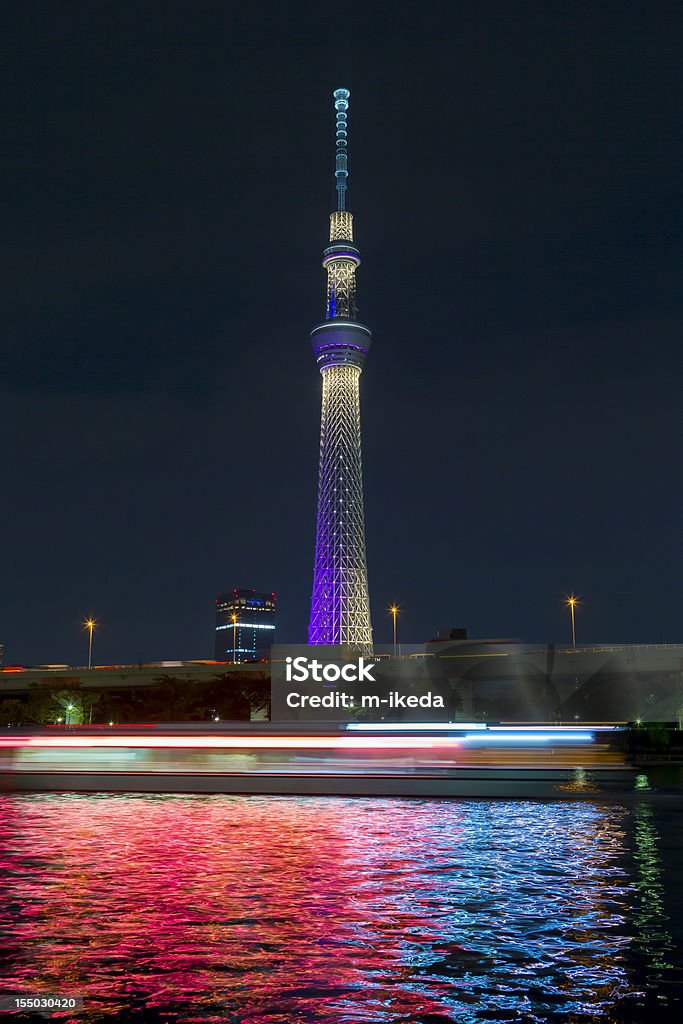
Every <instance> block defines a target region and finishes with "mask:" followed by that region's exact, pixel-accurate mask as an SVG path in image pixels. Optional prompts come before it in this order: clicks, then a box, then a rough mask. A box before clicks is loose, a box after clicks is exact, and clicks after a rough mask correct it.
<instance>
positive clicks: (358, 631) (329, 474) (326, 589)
mask: <svg viewBox="0 0 683 1024" xmlns="http://www.w3.org/2000/svg"><path fill="white" fill-rule="evenodd" d="M334 106H335V110H336V118H337V126H336V136H337V137H336V169H335V177H336V188H337V209H336V210H335V212H334V213H332V214H330V244H329V246H328V248H327V249H325V252H324V253H323V267H325V269H326V270H327V306H326V312H325V320H324V322H323V323H321V324H318V325H317V326H316V327H314V328H313V330H312V331H311V344H312V346H313V352H314V353H315V358H316V361H317V363H318V366H319V368H320V373H321V374H322V379H323V396H322V414H321V420H320V465H319V475H318V519H317V532H316V541H315V570H314V577H313V599H312V602H311V621H310V625H309V629H308V642H309V644H346V645H350V646H353V647H355V648H358V649H359V650H363V651H370V650H371V647H372V626H371V624H370V601H369V597H368V571H367V564H366V558H365V518H364V514H363V471H362V462H361V442H360V395H359V383H360V375H361V372H362V369H363V365H364V363H365V357H366V356H367V354H368V350H369V348H370V341H371V334H370V330H369V328H367V327H365V325H364V324H361V323H359V322H358V319H357V315H358V312H357V307H356V267H358V266H359V264H360V253H359V251H358V249H357V248H356V247H355V245H354V244H353V216H352V214H351V213H349V212H348V210H347V209H346V186H347V178H348V157H347V110H348V107H349V91H348V89H336V90H335V92H334Z"/></svg>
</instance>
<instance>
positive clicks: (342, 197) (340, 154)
mask: <svg viewBox="0 0 683 1024" xmlns="http://www.w3.org/2000/svg"><path fill="white" fill-rule="evenodd" d="M350 95H351V94H350V93H349V90H348V89H335V90H334V108H335V110H336V111H337V137H336V149H335V157H336V158H335V170H334V176H335V178H336V180H337V209H338V210H345V209H346V179H347V178H348V176H349V158H348V153H347V149H346V147H347V144H348V135H347V132H348V128H347V119H348V115H347V113H346V111H347V110H348V109H349V96H350Z"/></svg>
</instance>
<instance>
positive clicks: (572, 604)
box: [567, 594, 579, 650]
mask: <svg viewBox="0 0 683 1024" xmlns="http://www.w3.org/2000/svg"><path fill="white" fill-rule="evenodd" d="M578 603H579V602H578V600H577V599H576V598H575V597H574V595H573V594H571V595H570V596H569V597H568V598H567V607H568V608H569V610H570V611H571V615H572V648H573V649H574V650H576V621H575V619H574V609H575V608H576V606H577V604H578Z"/></svg>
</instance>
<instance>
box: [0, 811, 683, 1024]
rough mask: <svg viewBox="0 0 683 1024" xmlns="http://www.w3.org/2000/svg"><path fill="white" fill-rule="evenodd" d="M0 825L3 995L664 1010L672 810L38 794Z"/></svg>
mask: <svg viewBox="0 0 683 1024" xmlns="http://www.w3.org/2000/svg"><path fill="white" fill-rule="evenodd" d="M0 817H1V822H2V824H1V833H0V858H1V867H2V875H3V881H4V889H5V891H4V899H3V902H2V908H1V910H0V922H1V925H2V930H3V935H4V939H3V946H4V952H5V967H4V969H3V980H2V984H0V989H1V990H2V991H4V992H11V993H15V992H16V993H25V992H44V993H54V992H65V993H68V994H72V995H73V994H82V995H83V996H84V997H85V1010H84V1011H83V1012H81V1013H79V1014H78V1015H77V1016H74V1015H73V1014H72V1015H70V1016H69V1015H67V1017H66V1019H68V1020H80V1021H114V1020H117V1021H169V1022H190V1021H221V1022H228V1024H304V1022H305V1024H318V1022H320V1024H322V1022H329V1024H374V1022H377V1024H380V1022H381V1024H388V1022H392V1024H418V1022H422V1024H447V1022H449V1021H457V1022H479V1021H482V1022H483V1021H558V1022H559V1021H567V1022H569V1021H584V1020H592V1019H597V1020H604V1021H617V1020H618V1021H641V1020H643V1021H645V1020H646V1021H648V1022H651V1024H656V1021H658V1020H669V1019H671V1020H674V1019H676V1010H677V1009H678V1003H677V992H678V991H679V984H680V980H681V973H680V963H681V948H680V943H681V931H680V928H681V926H680V924H679V921H680V920H681V917H682V916H683V915H682V911H683V905H682V902H681V898H680V895H679V893H680V889H681V882H682V879H683V865H680V864H678V861H677V858H678V857H679V851H680V850H681V838H682V837H683V812H681V811H679V810H678V807H677V806H676V807H673V806H672V807H669V806H667V807H666V808H662V807H658V806H655V805H650V804H647V803H642V804H635V805H632V806H628V807H622V806H615V805H609V804H597V803H590V802H571V803H561V802H555V803H541V802H525V801H510V802H506V801H490V802H489V801H471V802H467V801H463V802H454V801H440V800H396V799H357V798H356V799H344V798H313V797H258V796H252V797H243V796H190V797H187V796H128V795H90V794H88V795H67V794H47V795H30V796H26V795H17V796H7V795H5V796H3V797H1V798H0ZM681 1019H683V1015H681Z"/></svg>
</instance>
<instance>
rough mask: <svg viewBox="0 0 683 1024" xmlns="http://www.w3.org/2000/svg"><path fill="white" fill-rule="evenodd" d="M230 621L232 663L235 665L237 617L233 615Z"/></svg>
mask: <svg viewBox="0 0 683 1024" xmlns="http://www.w3.org/2000/svg"><path fill="white" fill-rule="evenodd" d="M230 618H231V619H232V663H233V665H236V664H237V616H236V615H235V614H234V613H233V614H232V615H231V616H230Z"/></svg>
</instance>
